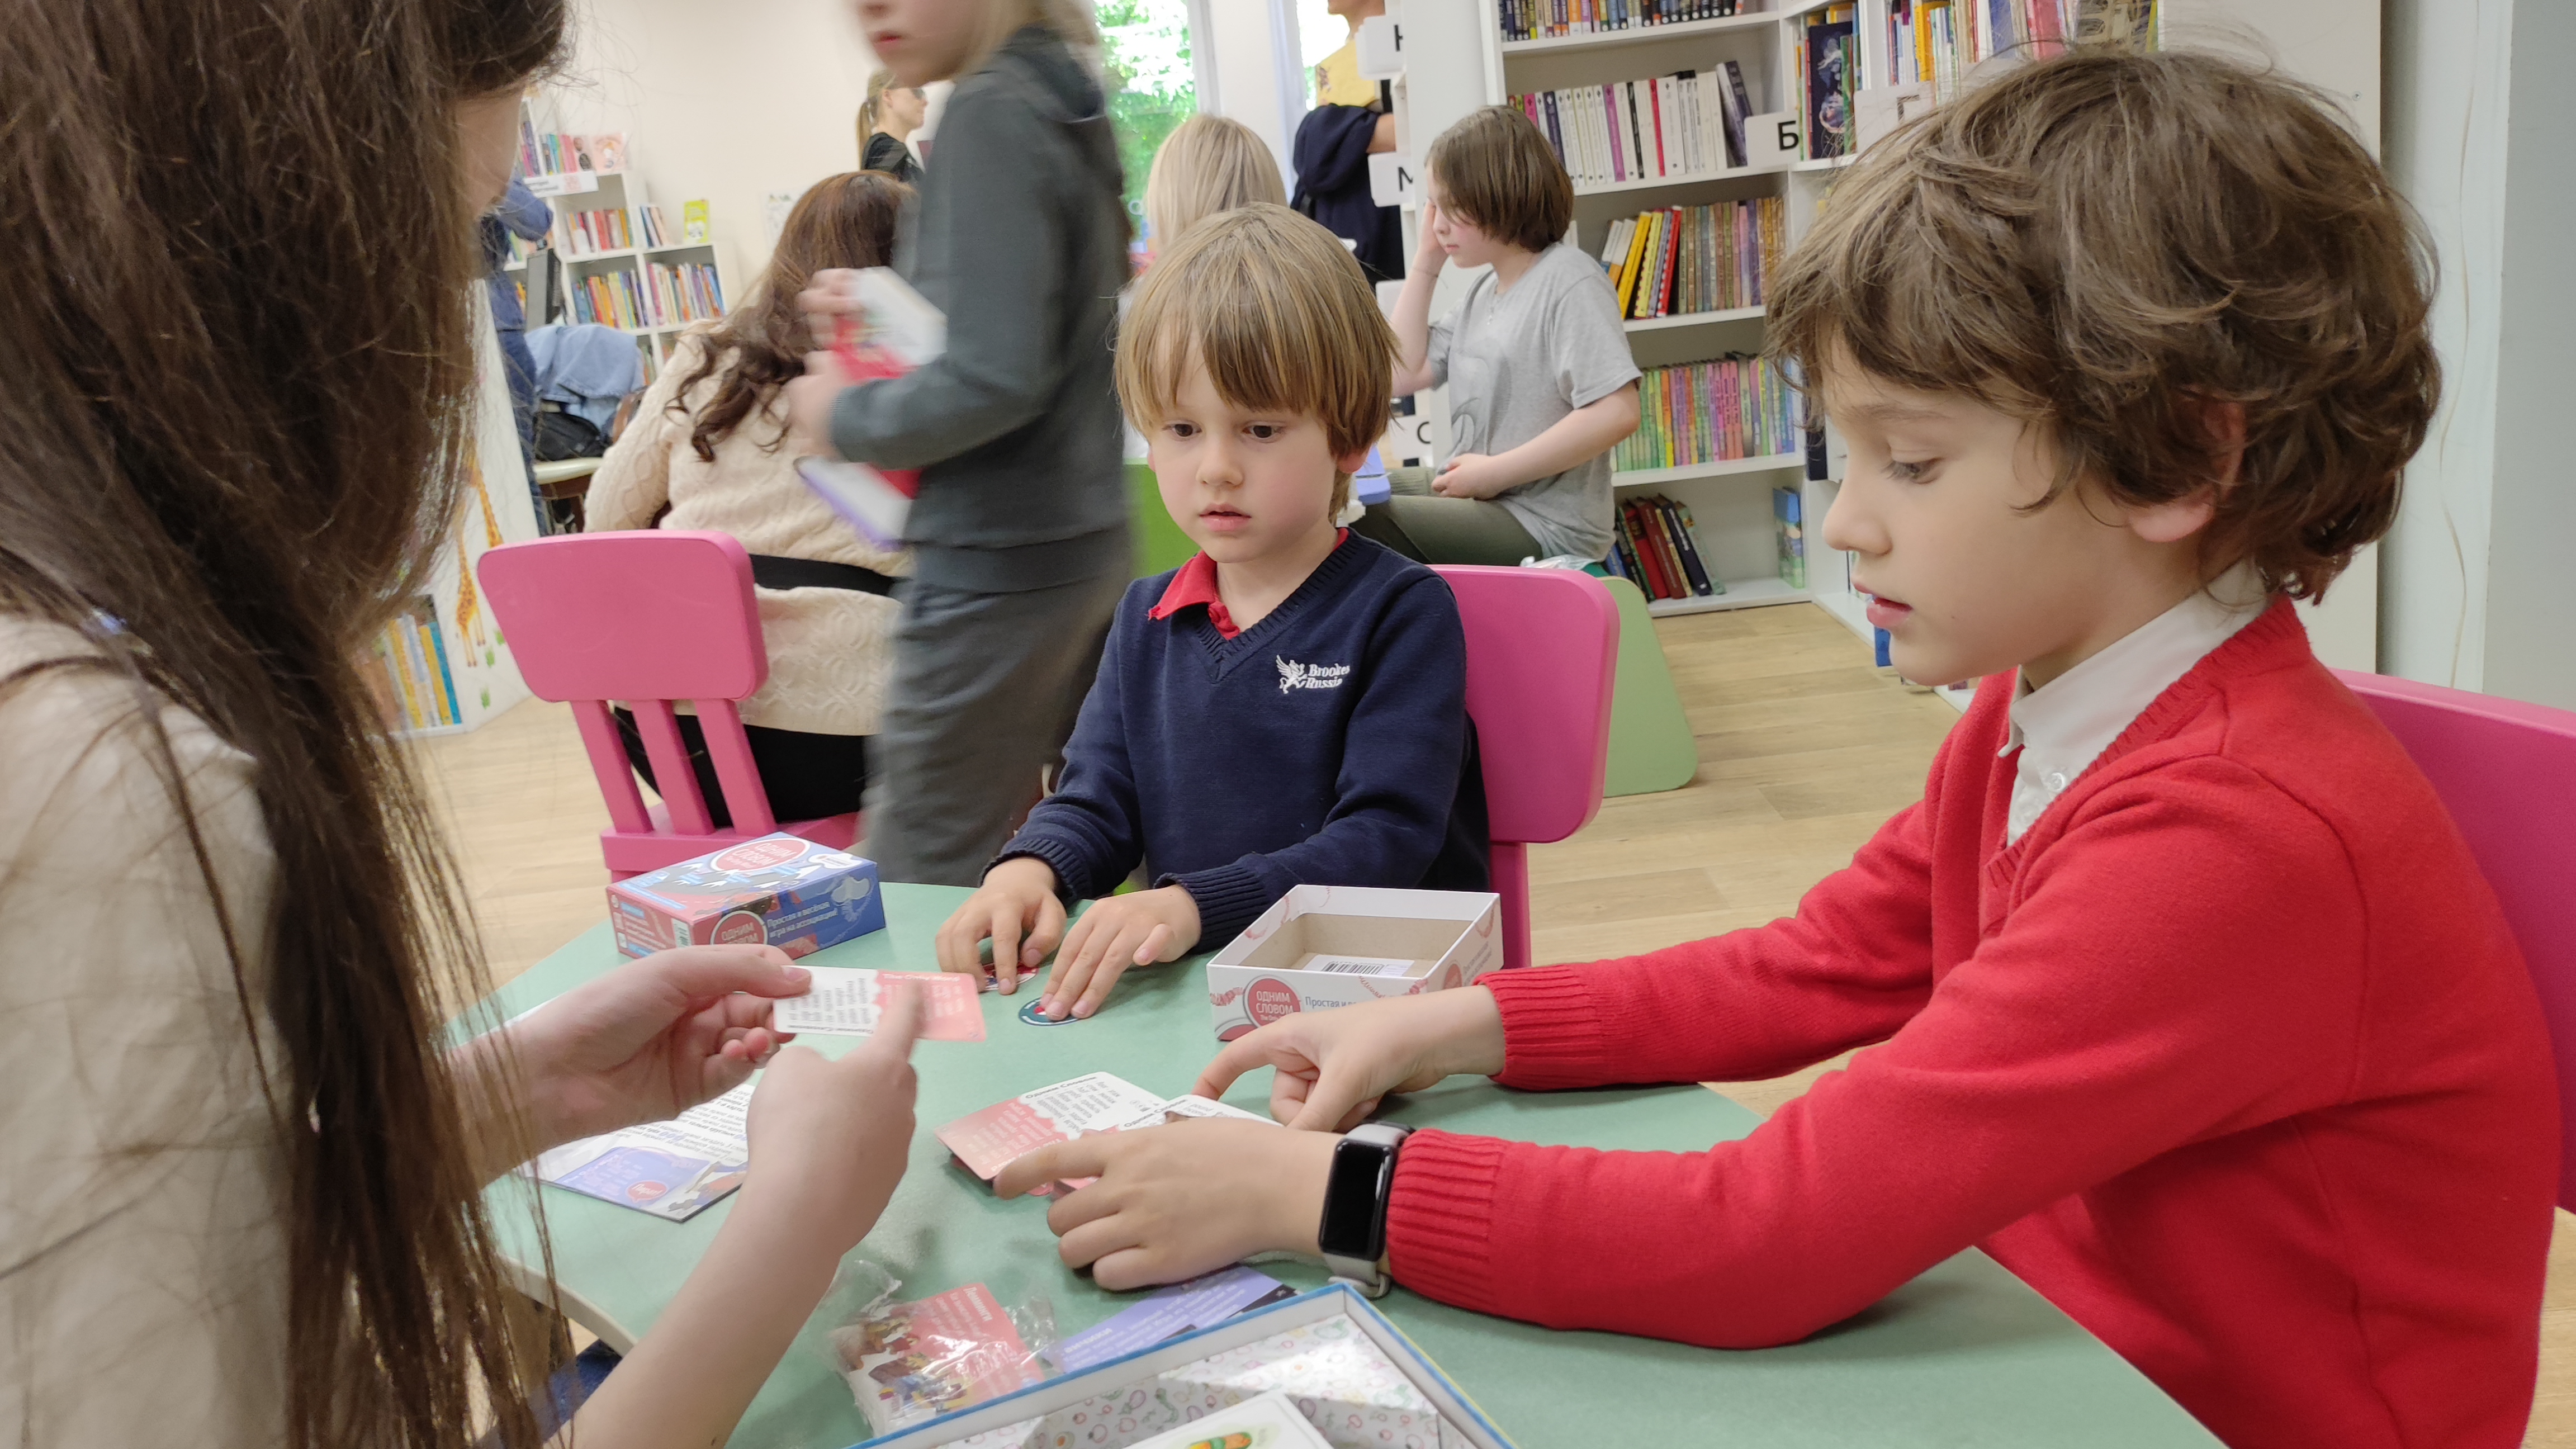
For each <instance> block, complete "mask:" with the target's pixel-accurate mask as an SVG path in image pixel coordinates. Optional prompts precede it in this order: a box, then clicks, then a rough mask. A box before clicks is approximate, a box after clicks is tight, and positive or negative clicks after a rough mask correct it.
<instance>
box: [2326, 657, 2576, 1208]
mask: <svg viewBox="0 0 2576 1449" xmlns="http://www.w3.org/2000/svg"><path fill="white" fill-rule="evenodd" d="M2335 677H2336V678H2338V679H2340V680H2342V681H2343V682H2344V683H2345V684H2346V685H2348V686H2349V687H2350V688H2351V689H2352V692H2353V693H2355V694H2358V695H2360V696H2361V698H2362V702H2363V703H2365V704H2367V705H2369V706H2370V707H2371V709H2372V711H2373V712H2375V713H2376V714H2378V716H2379V722H2380V723H2381V724H2384V725H2386V726H2388V732H2389V733H2390V734H2393V735H2395V736H2397V742H2398V743H2399V744H2402V745H2404V746H2405V747H2406V753H2407V754H2408V755H2410V756H2412V757H2413V758H2414V760H2415V764H2416V767H2417V768H2419V769H2421V770H2422V771H2423V772H2424V774H2425V775H2426V776H2427V777H2428V778H2430V779H2431V780H2432V782H2433V788H2434V790H2435V791H2436V792H2438V793H2439V794H2440V795H2441V797H2442V803H2443V804H2444V805H2446V806H2448V807H2449V808H2450V811H2451V819H2452V820H2454V821H2456V822H2457V823H2458V824H2459V827H2460V834H2461V835H2463V836H2465V837H2467V838H2468V842H2469V851H2470V853H2471V854H2473V855H2475V856H2476V857H2477V860H2478V868H2479V869H2480V870H2482V871H2484V872H2485V873H2486V878H2487V883H2488V884H2489V885H2492V886H2494V887H2495V893H2496V899H2497V900H2499V901H2501V902H2503V903H2504V915H2505V920H2506V921H2507V923H2509V924H2510V925H2511V926H2512V927H2513V934H2514V938H2515V939H2516V940H2517V941H2519V942H2520V943H2521V945H2522V955H2523V959H2524V960H2525V961H2526V962H2528V963H2530V966H2531V980H2532V984H2533V985H2534V986H2536V987H2538V988H2539V991H2540V1010H2541V1014H2542V1015H2543V1016H2545V1017H2547V1018H2548V1021H2549V1040H2550V1044H2551V1046H2553V1047H2554V1048H2555V1049H2556V1051H2557V1055H2558V1109H2559V1114H2560V1118H2561V1121H2562V1123H2563V1124H2564V1125H2563V1129H2562V1130H2563V1132H2564V1134H2565V1135H2564V1136H2563V1137H2562V1138H2561V1141H2560V1153H2559V1164H2560V1165H2559V1169H2558V1205H2559V1206H2561V1207H2564V1208H2571V1209H2576V886H2572V885H2571V884H2570V882H2569V880H2568V869H2569V863H2570V862H2576V714H2571V713H2569V712H2567V711H2565V710H2559V709H2548V708H2545V707H2543V706H2541V705H2536V704H2520V703H2516V702H2515V701H2513V700H2509V699H2496V698H2494V697H2492V696H2489V695H2483V694H2471V693H2469V692H2468V691H2466V690H2460V689H2444V688H2441V687H2440V686H2438V685H2431V684H2416V683H2414V682H2412V681H2411V680H2404V679H2391V678H2389V677H2387V676H2386V675H2380V674H2357V673H2353V672H2351V671H2348V670H2342V669H2338V670H2336V671H2335Z"/></svg>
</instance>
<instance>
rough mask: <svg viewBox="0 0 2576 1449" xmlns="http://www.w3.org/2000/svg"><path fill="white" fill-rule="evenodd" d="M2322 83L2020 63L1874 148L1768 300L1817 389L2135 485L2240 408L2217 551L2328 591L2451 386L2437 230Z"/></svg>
mask: <svg viewBox="0 0 2576 1449" xmlns="http://www.w3.org/2000/svg"><path fill="white" fill-rule="evenodd" d="M2332 106H2333V102H2332V101H2331V100H2330V99H2328V97H2327V96H2326V95H2325V94H2324V93H2323V92H2321V91H2318V90H2316V89H2315V88H2313V87H2310V86H2305V85H2301V84H2299V83H2298V82H2295V81H2291V80H2287V79H2284V78H2282V77H2280V76H2277V75H2272V74H2269V73H2265V72H2260V71H2256V70H2252V69H2250V68H2248V67H2246V66H2244V65H2242V64H2239V63H2237V62H2235V61H2231V60H2226V59H2222V58H2219V57H2216V56H2210V55H2198V54H2191V53H2173V54H2163V55H2125V54H2115V53H2098V52H2092V53H2078V54H2075V55H2070V56H2066V57H2062V58H2058V59H2053V60H2046V61H2039V62H2035V63H2033V64H2029V65H2025V66H2021V67H2019V68H2017V69H2015V70H2013V71H2011V72H2009V73H2007V74H2006V75H2005V76H2003V77H2002V78H2001V79H1998V80H1996V81H1995V82H1993V83H1992V84H1990V85H1987V86H1985V87H1983V88H1981V89H1979V90H1976V91H1972V92H1970V93H1969V94H1968V95H1967V96H1965V97H1964V98H1962V99H1961V100H1959V101H1958V102H1956V103H1955V104H1952V105H1947V106H1943V107H1941V108H1939V109H1938V110H1935V111H1933V112H1932V113H1931V114H1930V115H1928V116H1926V117H1924V118H1923V119H1921V120H1918V121H1916V122H1914V123H1913V124H1912V125H1910V126H1909V127H1907V128H1906V129H1905V130H1903V131H1901V132H1899V133H1898V134H1897V135H1895V136H1893V137H1891V138H1889V139H1888V140H1887V141H1885V142H1883V143H1881V144H1880V145H1878V146H1875V147H1873V148H1871V149H1870V150H1869V151H1867V152H1864V153H1863V154H1862V157H1861V160H1860V162H1859V163H1858V164H1857V165H1855V166H1854V167H1853V168H1852V169H1851V170H1850V171H1848V172H1846V173H1845V174H1844V176H1843V179H1842V180H1841V181H1840V182H1839V183H1838V184H1837V185H1836V186H1835V188H1834V193H1833V196H1832V199H1831V204H1830V205H1828V206H1827V207H1826V209H1825V213H1824V216H1823V217H1822V219H1821V220H1820V221H1819V222H1818V223H1817V226H1816V229H1815V230H1814V232H1812V233H1811V234H1810V235H1809V236H1808V238H1807V240H1806V241H1805V243H1804V244H1803V245H1801V246H1800V247H1799V248H1798V250H1797V251H1796V252H1795V253H1793V254H1792V255H1791V256H1790V257H1789V258H1788V260H1787V261H1786V262H1785V263H1784V264H1783V266H1782V269H1781V272H1780V275H1779V278H1778V280H1777V281H1776V283H1775V284H1774V286H1773V288H1772V294H1771V298H1770V309H1771V310H1770V316H1771V346H1772V349H1773V351H1774V352H1775V353H1777V354H1779V355H1782V356H1785V357H1788V358H1790V359H1793V360H1794V361H1795V362H1797V363H1798V364H1799V365H1800V367H1801V369H1802V371H1803V372H1804V375H1805V377H1806V378H1807V380H1808V383H1809V384H1810V385H1811V386H1812V385H1813V384H1815V383H1816V382H1818V381H1820V380H1823V379H1824V376H1825V374H1827V373H1829V372H1830V371H1832V370H1833V369H1834V368H1836V367H1843V366H1849V367H1853V368H1857V369H1859V370H1860V371H1863V372H1866V373H1869V374H1871V375H1873V376H1876V377H1879V378H1883V379H1886V380H1888V381H1890V382H1893V383H1896V384H1899V385H1901V386H1905V387H1910V388H1915V389H1919V390H1923V391H1932V392H1965V393H1967V394H1969V395H1971V396H1974V397H1976V398H1977V399H1978V400H1979V401H1981V402H1983V403H1985V404H1987V405H1988V406H1991V407H1994V408H1997V409H2000V410H2002V411H2004V412H2007V413H2011V414H2014V415H2016V416H2018V417H2021V418H2023V419H2025V420H2027V421H2029V422H2030V423H2033V424H2035V425H2038V426H2040V427H2041V428H2043V429H2045V430H2046V435H2047V437H2048V438H2049V440H2050V442H2052V443H2053V444H2054V445H2055V448H2056V450H2057V453H2058V456H2059V459H2060V472H2059V476H2058V478H2057V480H2056V482H2055V485H2054V487H2053V488H2052V489H2051V491H2050V493H2049V497H2050V498H2051V499H2053V498H2055V497H2057V496H2058V494H2060V493H2062V492H2063V491H2064V490H2065V489H2066V488H2068V487H2070V486H2073V485H2074V484H2075V483H2076V482H2077V480H2079V479H2081V480H2084V481H2085V482H2086V483H2087V484H2089V485H2091V486H2096V487H2098V488H2100V489H2101V491H2102V492H2103V494H2104V495H2105V496H2106V497H2108V498H2109V499H2111V500H2113V501H2115V502H2118V503H2122V504H2127V505H2131V506H2143V505H2149V504H2154V503H2159V502H2166V501H2170V500H2174V499H2178V498H2182V497H2186V496H2188V495H2190V494H2191V493H2193V492H2194V491H2196V490H2198V489H2200V488H2202V487H2204V486H2206V485H2207V484H2208V482H2209V481H2210V480H2211V478H2212V477H2213V475H2214V473H2215V472H2216V470H2217V467H2218V463H2219V459H2218V457H2216V456H2215V451H2216V450H2215V449H2214V448H2213V445H2212V439H2211V435H2210V431H2209V419H2208V414H2207V410H2206V409H2205V408H2204V407H2202V406H2200V404H2202V403H2234V404H2237V405H2239V406H2241V407H2242V408H2243V409H2244V413H2245V444H2244V451H2243V454H2242V456H2241V459H2240V461H2239V466H2238V471H2237V475H2236V481H2235V482H2234V483H2233V484H2232V485H2231V486H2229V487H2228V488H2226V489H2225V491H2223V492H2222V493H2221V494H2220V495H2219V497H2218V499H2217V508H2216V513H2215V515H2214V516H2213V518H2212V519H2211V521H2210V525H2209V527H2208V528H2207V529H2206V530H2205V531H2204V533H2203V537H2202V549H2203V558H2204V567H2205V568H2207V569H2209V570H2211V571H2212V572H2214V571H2215V570H2216V569H2217V568H2219V567H2223V566H2225V565H2227V564H2229V563H2231V562H2233V561H2235V560H2237V559H2248V560H2251V561H2252V563H2253V564H2254V566H2255V568H2256V570H2257V571H2258V572H2259V573H2260V575H2261V576H2262V580H2263V583H2264V586H2265V587H2266V588H2268V589H2277V590H2286V591H2287V592H2288V593H2290V594H2291V595H2293V596H2294V597H2300V598H2312V597H2317V596H2319V595H2322V594H2323V593H2324V592H2325V589H2326V586H2327V585H2328V584H2329V583H2331V582H2333V580H2334V577H2335V575H2336V574H2337V573H2339V572H2341V570H2342V569H2343V566H2344V565H2345V564H2346V563H2347V562H2349V561H2350V560H2351V558H2352V555H2353V553H2354V551H2355V550H2357V549H2359V548H2361V547H2362V546H2363V545H2364V544H2367V543H2369V542H2370V541H2371V540H2373V539H2375V538H2378V537H2379V536H2380V535H2381V534H2383V533H2385V532H2387V530H2388V527H2389V524H2390V523H2391V522H2392V521H2393V520H2394V519H2395V517H2396V513H2397V490H2398V477H2399V474H2400V471H2401V470H2402V469H2403V468H2404V467H2405V465H2406V460H2407V459H2408V458H2409V457H2410V456H2412V455H2413V453H2414V452H2415V449H2416V448H2417V447H2418V446H2419V445H2420V444H2422V442H2423V441H2424V433H2425V429H2426V427H2427V426H2428V425H2429V424H2430V421H2431V419H2432V415H2433V408H2434V404H2435V402H2436V400H2437V399H2438V397H2439V395H2440V391H2441V369H2440V365H2439V363H2438V362H2437V361H2436V360H2435V358H2434V354H2433V346H2432V339H2431V337H2430V336H2429V334H2428V333H2427V331H2426V325H2425V323H2426V314H2427V311H2428V308H2429V303H2428V296H2429V293H2430V291H2431V283H2430V278H2431V272H2432V263H2431V253H2430V249H2429V247H2428V246H2427V245H2426V243H2425V241H2424V239H2423V234H2422V231H2421V228H2420V227H2419V226H2418V225H2417V223H2416V221H2415V218H2414V215H2413V213H2412V212H2411V211H2410V210H2409V209H2408V207H2407V205H2406V202H2405V200H2404V199H2403V198H2402V197H2400V196H2399V195H2398V194H2397V191H2396V189H2395V188H2394V187H2392V186H2391V185H2390V184H2389V182H2388V178H2387V177H2386V176H2385V175H2383V174H2382V173H2381V172H2380V169H2379V166H2378V164H2377V163H2376V162H2374V161H2372V160H2371V158H2370V155H2369V153H2368V152H2366V151H2364V150H2363V149H2362V147H2361V144H2360V143H2359V142H2358V141H2356V140H2354V139H2353V137H2352V135H2351V134H2350V133H2349V132H2348V131H2347V130H2345V128H2344V126H2343V125H2342V124H2341V123H2340V122H2339V121H2338V119H2337V117H2336V116H2335V115H2334V114H2333V112H2332Z"/></svg>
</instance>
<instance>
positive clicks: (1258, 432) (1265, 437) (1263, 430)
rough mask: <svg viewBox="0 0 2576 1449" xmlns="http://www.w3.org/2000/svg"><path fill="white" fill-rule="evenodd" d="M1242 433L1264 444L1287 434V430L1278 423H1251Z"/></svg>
mask: <svg viewBox="0 0 2576 1449" xmlns="http://www.w3.org/2000/svg"><path fill="white" fill-rule="evenodd" d="M1244 431H1245V432H1247V433H1250V434H1251V435H1252V436H1254V437H1255V438H1258V439H1260V440H1261V441H1262V442H1265V443H1266V442H1269V441H1270V440H1271V439H1273V438H1276V437H1278V436H1279V435H1280V434H1282V433H1285V432H1287V431H1288V429H1287V428H1285V427H1283V426H1281V425H1280V424H1278V423H1252V424H1249V425H1247V426H1246V427H1245V428H1244Z"/></svg>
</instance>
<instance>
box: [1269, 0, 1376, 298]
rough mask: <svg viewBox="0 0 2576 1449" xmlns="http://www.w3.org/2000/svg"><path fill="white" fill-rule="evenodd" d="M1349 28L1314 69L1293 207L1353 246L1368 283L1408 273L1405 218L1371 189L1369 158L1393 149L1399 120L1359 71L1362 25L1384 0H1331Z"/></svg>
mask: <svg viewBox="0 0 2576 1449" xmlns="http://www.w3.org/2000/svg"><path fill="white" fill-rule="evenodd" d="M1328 8H1329V9H1331V11H1332V13H1333V14H1335V15H1338V16H1340V17H1341V18H1342V21H1343V23H1345V24H1347V25H1348V26H1349V27H1350V37H1349V38H1348V39H1347V40H1345V41H1343V43H1342V48H1341V49H1339V50H1336V51H1334V52H1333V53H1332V54H1331V55H1329V56H1326V57H1325V58H1324V59H1323V60H1322V61H1321V62H1319V63H1318V64H1317V65H1316V66H1315V109H1313V110H1311V111H1308V112H1307V113H1306V119H1305V120H1303V121H1301V122H1299V123H1298V125H1297V140H1296V144H1295V145H1294V146H1293V147H1291V148H1290V157H1289V159H1290V160H1291V161H1292V162H1293V163H1294V164H1295V166H1296V168H1297V194H1296V195H1295V197H1293V198H1292V199H1291V200H1290V202H1289V205H1291V206H1292V207H1294V208H1295V209H1296V210H1297V211H1299V212H1301V213H1303V214H1305V215H1307V216H1311V217H1313V218H1314V219H1315V220H1317V221H1318V222H1321V223H1323V226H1324V229H1325V230H1326V231H1329V232H1331V233H1332V234H1333V235H1335V236H1338V237H1340V238H1342V239H1343V240H1344V241H1347V242H1349V243H1351V253H1352V255H1354V256H1356V257H1358V258H1359V259H1360V270H1361V271H1363V272H1365V273H1367V274H1368V279H1369V280H1370V281H1371V282H1386V281H1394V280H1397V279H1400V278H1402V277H1403V276H1404V221H1403V218H1402V217H1401V216H1400V215H1398V213H1397V211H1396V208H1394V207H1392V206H1380V205H1378V204H1377V202H1376V200H1375V199H1374V198H1373V197H1372V196H1371V195H1370V194H1369V173H1368V158H1369V157H1370V156H1371V155H1372V154H1374V153H1377V152H1380V151H1392V150H1394V149H1395V117H1393V116H1391V115H1389V114H1387V109H1386V106H1385V104H1384V102H1383V100H1382V99H1381V97H1380V93H1379V90H1378V85H1377V83H1376V82H1375V81H1371V80H1367V79H1365V78H1363V77H1362V76H1361V75H1360V73H1359V47H1360V22H1361V21H1363V20H1366V19H1368V18H1369V17H1370V16H1372V15H1384V14H1385V13H1386V0H1328Z"/></svg>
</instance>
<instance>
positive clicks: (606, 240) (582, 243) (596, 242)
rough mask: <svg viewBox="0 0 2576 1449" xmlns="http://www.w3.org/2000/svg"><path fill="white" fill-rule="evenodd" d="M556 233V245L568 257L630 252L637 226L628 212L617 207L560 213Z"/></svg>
mask: <svg viewBox="0 0 2576 1449" xmlns="http://www.w3.org/2000/svg"><path fill="white" fill-rule="evenodd" d="M555 232H556V236H557V240H556V243H555V244H556V245H557V246H558V247H560V248H561V249H562V250H563V254H564V255H565V256H568V257H586V256H589V255H591V254H593V253H595V252H621V251H627V250H630V249H632V248H633V247H634V245H635V229H634V228H633V227H632V226H630V225H629V224H628V223H627V219H626V213H625V212H624V211H622V210H617V209H602V210H599V211H576V212H573V213H571V214H570V215H567V216H559V217H557V218H555Z"/></svg>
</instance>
